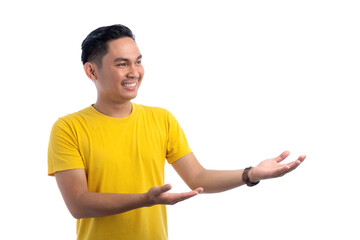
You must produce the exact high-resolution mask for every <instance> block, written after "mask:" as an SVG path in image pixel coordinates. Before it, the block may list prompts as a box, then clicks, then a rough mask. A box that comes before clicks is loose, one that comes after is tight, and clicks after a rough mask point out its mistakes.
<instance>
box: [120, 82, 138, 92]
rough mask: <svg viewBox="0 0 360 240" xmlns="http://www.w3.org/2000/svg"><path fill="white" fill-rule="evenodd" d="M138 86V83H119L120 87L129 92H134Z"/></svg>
mask: <svg viewBox="0 0 360 240" xmlns="http://www.w3.org/2000/svg"><path fill="white" fill-rule="evenodd" d="M137 85H138V82H132V83H131V82H123V83H121V86H122V87H123V88H124V89H126V90H129V91H134V90H136V87H137Z"/></svg>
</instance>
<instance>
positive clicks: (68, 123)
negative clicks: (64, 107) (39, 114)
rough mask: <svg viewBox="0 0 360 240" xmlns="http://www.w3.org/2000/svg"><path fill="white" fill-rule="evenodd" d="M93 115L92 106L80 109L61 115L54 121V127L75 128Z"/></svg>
mask: <svg viewBox="0 0 360 240" xmlns="http://www.w3.org/2000/svg"><path fill="white" fill-rule="evenodd" d="M92 115H93V113H92V111H91V107H87V108H84V109H82V110H80V111H77V112H74V113H70V114H67V115H64V116H62V117H59V118H58V119H57V121H56V122H55V123H54V127H60V128H63V129H64V128H74V127H75V126H77V125H79V124H82V123H84V122H85V121H86V119H89V118H91V117H92Z"/></svg>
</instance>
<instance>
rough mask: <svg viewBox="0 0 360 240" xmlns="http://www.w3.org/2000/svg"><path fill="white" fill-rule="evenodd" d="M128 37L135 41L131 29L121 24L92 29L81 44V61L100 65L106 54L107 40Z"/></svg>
mask: <svg viewBox="0 0 360 240" xmlns="http://www.w3.org/2000/svg"><path fill="white" fill-rule="evenodd" d="M123 37H130V38H132V39H133V40H134V41H135V36H134V34H133V33H132V31H131V30H130V29H129V28H128V27H126V26H124V25H121V24H115V25H111V26H105V27H100V28H98V29H95V30H94V31H92V32H91V33H90V34H89V35H88V36H87V37H86V38H85V39H84V41H83V42H82V44H81V49H82V53H81V61H82V63H83V64H85V63H86V62H95V63H96V64H97V65H98V66H101V63H102V58H103V57H104V56H105V55H106V54H107V51H108V45H107V42H108V41H110V40H115V39H118V38H123Z"/></svg>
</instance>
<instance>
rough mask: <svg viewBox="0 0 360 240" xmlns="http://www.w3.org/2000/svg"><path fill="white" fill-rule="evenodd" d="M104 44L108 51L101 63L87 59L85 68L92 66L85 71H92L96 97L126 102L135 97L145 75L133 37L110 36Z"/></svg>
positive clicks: (114, 101)
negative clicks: (88, 61) (111, 38)
mask: <svg viewBox="0 0 360 240" xmlns="http://www.w3.org/2000/svg"><path fill="white" fill-rule="evenodd" d="M107 44H108V52H107V54H106V55H105V56H104V57H103V59H102V64H101V66H97V65H96V64H95V63H86V64H88V66H84V67H85V71H86V69H87V68H88V69H89V68H91V69H92V70H91V71H90V72H87V74H88V76H89V74H90V75H91V74H93V76H89V77H90V78H91V79H92V80H93V81H94V83H95V85H96V88H97V92H98V101H99V100H100V101H103V102H106V103H108V104H109V103H110V104H112V103H115V104H117V103H125V102H129V101H130V100H131V99H133V98H135V97H136V95H137V91H138V89H139V86H140V84H141V81H142V78H143V75H144V68H143V66H142V64H141V59H142V56H141V54H140V51H139V49H138V47H137V45H136V43H135V41H134V40H133V39H131V38H129V37H124V38H119V39H116V40H111V41H109V42H108V43H107ZM86 64H85V65H86ZM89 65H91V66H89Z"/></svg>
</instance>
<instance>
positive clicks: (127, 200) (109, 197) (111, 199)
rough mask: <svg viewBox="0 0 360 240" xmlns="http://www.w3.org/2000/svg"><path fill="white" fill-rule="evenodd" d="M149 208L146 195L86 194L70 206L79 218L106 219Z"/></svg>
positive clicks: (72, 212)
mask: <svg viewBox="0 0 360 240" xmlns="http://www.w3.org/2000/svg"><path fill="white" fill-rule="evenodd" d="M146 206H149V203H148V200H147V198H146V194H116V193H94V192H85V193H82V194H81V195H79V196H78V198H77V200H76V201H75V204H73V206H71V207H70V206H68V207H69V210H70V212H71V214H72V215H73V216H74V217H75V218H77V219H80V218H94V217H105V216H110V215H114V214H119V213H123V212H127V211H130V210H134V209H137V208H141V207H146Z"/></svg>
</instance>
